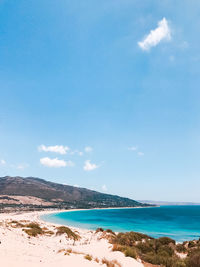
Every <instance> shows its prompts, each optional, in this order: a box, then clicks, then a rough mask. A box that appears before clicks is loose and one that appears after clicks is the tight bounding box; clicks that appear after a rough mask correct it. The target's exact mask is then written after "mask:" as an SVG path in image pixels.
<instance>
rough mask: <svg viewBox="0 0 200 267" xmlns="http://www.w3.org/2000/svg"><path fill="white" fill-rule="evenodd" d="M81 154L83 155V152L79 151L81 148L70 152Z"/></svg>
mask: <svg viewBox="0 0 200 267" xmlns="http://www.w3.org/2000/svg"><path fill="white" fill-rule="evenodd" d="M76 154H77V155H79V156H83V152H82V151H79V150H74V151H71V152H70V155H76Z"/></svg>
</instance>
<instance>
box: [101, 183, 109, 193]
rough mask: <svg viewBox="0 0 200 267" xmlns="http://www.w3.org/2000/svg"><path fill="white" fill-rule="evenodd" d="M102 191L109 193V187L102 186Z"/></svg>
mask: <svg viewBox="0 0 200 267" xmlns="http://www.w3.org/2000/svg"><path fill="white" fill-rule="evenodd" d="M102 190H103V191H104V192H106V191H108V188H107V186H106V185H105V184H104V185H102Z"/></svg>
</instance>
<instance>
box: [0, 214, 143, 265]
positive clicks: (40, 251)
mask: <svg viewBox="0 0 200 267" xmlns="http://www.w3.org/2000/svg"><path fill="white" fill-rule="evenodd" d="M79 210H80V209H75V210H48V211H33V212H15V213H1V214H0V241H1V244H0V246H1V250H0V257H1V263H2V265H3V266H6V267H13V266H15V267H27V266H29V267H37V266H42V267H55V266H57V265H59V266H60V267H64V266H70V267H78V266H82V267H98V266H103V267H106V264H102V260H103V259H104V258H105V259H106V260H108V261H117V262H118V263H119V264H120V265H121V266H122V267H143V266H144V265H143V264H142V263H141V262H139V261H137V260H135V259H133V258H130V257H125V256H124V254H123V253H122V252H119V251H112V245H111V244H110V243H109V242H108V240H107V239H106V238H103V237H102V236H101V235H102V234H101V233H95V231H91V230H87V229H80V228H77V227H70V229H72V231H74V232H76V233H77V234H78V235H79V236H80V237H81V239H80V241H76V242H74V241H73V240H71V239H68V238H66V236H64V235H62V236H57V235H56V229H57V227H59V226H61V224H56V223H50V222H47V221H44V220H42V219H41V216H42V215H45V214H51V213H59V212H70V211H79ZM81 210H82V209H81ZM13 221H17V222H20V223H26V224H27V223H31V222H32V223H33V222H34V223H38V224H39V225H40V227H42V228H43V229H48V231H49V232H53V233H54V234H53V235H51V236H48V235H41V236H37V237H30V236H28V235H27V234H26V233H25V232H24V231H23V230H22V229H21V228H18V227H15V226H14V225H12V222H13ZM66 250H68V251H72V252H71V253H69V255H68V254H66V253H65V251H66ZM86 255H90V256H91V257H92V260H87V259H86V258H85V257H86ZM97 260H98V261H99V262H97ZM116 266H117V265H116Z"/></svg>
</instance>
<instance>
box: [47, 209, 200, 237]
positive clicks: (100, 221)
mask: <svg viewBox="0 0 200 267" xmlns="http://www.w3.org/2000/svg"><path fill="white" fill-rule="evenodd" d="M42 219H43V220H45V221H49V222H53V223H59V224H63V225H69V226H75V227H79V228H85V229H91V230H95V229H96V228H98V227H102V228H104V229H112V230H113V231H117V232H119V231H120V232H126V231H135V232H141V233H145V234H148V235H150V236H153V237H160V236H168V237H171V238H173V239H175V240H176V241H179V242H180V241H185V240H192V239H198V238H199V237H200V206H161V207H154V208H136V209H101V210H82V211H70V212H60V213H54V214H48V215H43V216H42Z"/></svg>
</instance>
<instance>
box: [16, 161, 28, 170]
mask: <svg viewBox="0 0 200 267" xmlns="http://www.w3.org/2000/svg"><path fill="white" fill-rule="evenodd" d="M28 167H29V164H27V163H21V164H19V165H17V169H18V170H24V169H26V168H28Z"/></svg>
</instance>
